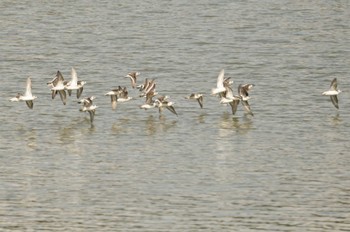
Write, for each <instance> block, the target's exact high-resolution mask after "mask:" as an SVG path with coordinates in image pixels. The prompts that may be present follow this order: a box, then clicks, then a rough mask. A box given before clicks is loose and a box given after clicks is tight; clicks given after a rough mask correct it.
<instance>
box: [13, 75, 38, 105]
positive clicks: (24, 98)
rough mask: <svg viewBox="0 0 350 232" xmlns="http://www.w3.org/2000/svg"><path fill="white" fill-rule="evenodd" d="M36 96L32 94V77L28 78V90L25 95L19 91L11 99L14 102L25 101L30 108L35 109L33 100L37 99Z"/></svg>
mask: <svg viewBox="0 0 350 232" xmlns="http://www.w3.org/2000/svg"><path fill="white" fill-rule="evenodd" d="M36 98H37V97H36V96H33V94H32V80H31V78H30V77H28V78H27V84H26V91H25V92H24V95H23V94H21V93H17V95H16V96H15V97H13V98H11V99H10V101H12V102H15V101H16V102H18V101H25V102H26V104H27V106H28V107H29V109H33V105H34V103H33V100H34V99H36Z"/></svg>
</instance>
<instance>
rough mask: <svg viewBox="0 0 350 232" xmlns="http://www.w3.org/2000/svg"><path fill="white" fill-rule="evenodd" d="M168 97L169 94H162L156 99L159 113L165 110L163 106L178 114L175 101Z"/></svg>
mask: <svg viewBox="0 0 350 232" xmlns="http://www.w3.org/2000/svg"><path fill="white" fill-rule="evenodd" d="M168 99H169V97H168V96H160V97H158V98H157V99H156V100H155V101H154V102H155V105H156V107H158V109H159V113H161V112H162V111H163V108H167V109H168V110H169V111H170V112H172V113H173V114H176V116H177V113H176V111H175V108H174V106H173V105H174V102H171V101H168Z"/></svg>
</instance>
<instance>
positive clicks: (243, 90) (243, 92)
mask: <svg viewBox="0 0 350 232" xmlns="http://www.w3.org/2000/svg"><path fill="white" fill-rule="evenodd" d="M252 87H253V85H251V84H246V85H239V86H238V94H239V97H240V98H241V102H242V105H243V107H244V109H245V111H246V112H247V113H248V114H250V115H252V116H254V114H253V112H252V110H251V109H250V105H249V103H248V100H249V99H250V96H249V94H248V91H249V90H250V89H251V88H252Z"/></svg>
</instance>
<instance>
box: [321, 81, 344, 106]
mask: <svg viewBox="0 0 350 232" xmlns="http://www.w3.org/2000/svg"><path fill="white" fill-rule="evenodd" d="M339 93H341V90H339V89H338V83H337V78H334V79H333V80H332V82H331V86H330V88H329V90H327V91H325V92H323V93H322V95H325V96H330V98H331V101H332V103H333V105H334V106H335V108H337V109H339V104H338V97H337V95H338V94H339Z"/></svg>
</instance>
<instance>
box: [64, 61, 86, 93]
mask: <svg viewBox="0 0 350 232" xmlns="http://www.w3.org/2000/svg"><path fill="white" fill-rule="evenodd" d="M85 84H86V82H85V81H78V76H77V72H76V71H75V69H74V68H73V67H72V80H71V81H69V82H68V83H66V84H65V85H64V87H65V89H66V90H67V91H68V95H69V96H71V94H72V90H77V98H80V96H81V94H82V93H83V90H84V88H83V86H84V85H85Z"/></svg>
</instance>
